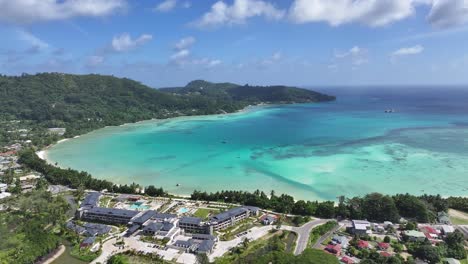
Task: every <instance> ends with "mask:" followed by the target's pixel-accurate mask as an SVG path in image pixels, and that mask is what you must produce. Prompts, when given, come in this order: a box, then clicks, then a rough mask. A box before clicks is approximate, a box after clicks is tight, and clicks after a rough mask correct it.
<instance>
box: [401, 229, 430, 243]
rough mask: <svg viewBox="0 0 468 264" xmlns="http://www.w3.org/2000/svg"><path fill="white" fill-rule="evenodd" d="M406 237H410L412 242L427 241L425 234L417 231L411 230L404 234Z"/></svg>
mask: <svg viewBox="0 0 468 264" xmlns="http://www.w3.org/2000/svg"><path fill="white" fill-rule="evenodd" d="M403 234H404V235H405V236H407V237H408V239H409V240H410V241H424V240H426V235H424V233H423V232H419V231H415V230H409V231H405V232H403Z"/></svg>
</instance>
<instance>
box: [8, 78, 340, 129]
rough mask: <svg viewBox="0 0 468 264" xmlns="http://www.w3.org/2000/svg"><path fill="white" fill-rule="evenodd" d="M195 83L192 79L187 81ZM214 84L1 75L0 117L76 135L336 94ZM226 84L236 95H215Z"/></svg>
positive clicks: (326, 97)
mask: <svg viewBox="0 0 468 264" xmlns="http://www.w3.org/2000/svg"><path fill="white" fill-rule="evenodd" d="M197 83H199V82H192V83H191V84H189V85H188V86H187V87H192V86H193V85H195V84H197ZM203 83H204V84H208V83H207V82H203ZM213 85H214V84H213ZM214 86H216V89H219V91H214V90H211V91H213V93H198V94H197V93H190V94H186V95H180V94H178V95H174V94H172V93H171V92H163V91H160V90H156V89H152V88H150V87H147V86H145V85H143V84H141V83H139V82H136V81H133V80H130V79H126V78H116V77H113V76H102V75H96V74H89V75H72V74H62V73H41V74H36V75H28V74H24V75H22V76H11V77H10V76H0V98H2V100H0V120H30V121H34V122H37V123H38V124H40V125H41V126H42V127H49V128H51V127H64V128H66V129H67V132H66V136H75V135H78V134H82V133H85V132H89V131H91V130H94V129H97V128H101V127H104V126H109V125H120V124H123V123H129V122H135V121H140V120H146V119H151V118H168V117H174V116H180V115H204V114H216V113H225V112H234V111H237V110H239V109H242V108H243V107H245V106H247V105H249V104H252V103H255V102H264V101H266V102H269V103H292V102H318V101H324V100H331V99H334V97H330V96H326V95H323V94H320V93H316V92H312V91H308V90H304V89H299V88H291V87H279V86H277V87H271V88H268V87H264V88H259V87H246V86H236V85H233V84H216V85H214ZM225 87H229V91H230V92H232V96H230V97H229V98H227V97H221V96H217V94H216V93H217V92H219V93H223V92H224V91H225V90H226V89H228V88H225ZM232 87H234V88H233V89H231V88H232Z"/></svg>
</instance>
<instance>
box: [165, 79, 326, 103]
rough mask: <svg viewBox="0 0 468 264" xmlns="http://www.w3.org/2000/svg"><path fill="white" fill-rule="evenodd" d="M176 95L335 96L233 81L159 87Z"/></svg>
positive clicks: (234, 98)
mask: <svg viewBox="0 0 468 264" xmlns="http://www.w3.org/2000/svg"><path fill="white" fill-rule="evenodd" d="M160 90H161V91H165V92H170V93H174V94H178V95H202V96H204V97H209V98H215V99H216V100H219V101H227V102H243V103H248V104H258V103H290V102H295V103H306V102H321V101H331V100H335V97H333V96H329V95H325V94H321V93H318V92H314V91H309V90H305V89H300V88H296V87H289V86H281V85H276V86H251V85H248V84H246V85H244V86H241V85H237V84H233V83H211V82H207V81H203V80H196V81H192V82H190V83H189V84H187V85H186V86H185V87H175V88H161V89H160Z"/></svg>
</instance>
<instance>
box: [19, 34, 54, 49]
mask: <svg viewBox="0 0 468 264" xmlns="http://www.w3.org/2000/svg"><path fill="white" fill-rule="evenodd" d="M16 33H17V34H18V37H19V39H20V40H22V41H24V42H26V43H28V44H29V45H30V46H31V48H34V49H37V50H42V49H47V48H48V47H49V44H48V43H47V42H45V41H43V40H42V39H40V38H38V37H36V36H34V35H33V34H31V33H30V32H28V31H25V30H17V31H16Z"/></svg>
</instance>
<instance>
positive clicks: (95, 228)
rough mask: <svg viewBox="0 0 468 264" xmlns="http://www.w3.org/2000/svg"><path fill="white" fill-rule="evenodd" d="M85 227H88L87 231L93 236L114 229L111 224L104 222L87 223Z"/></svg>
mask: <svg viewBox="0 0 468 264" xmlns="http://www.w3.org/2000/svg"><path fill="white" fill-rule="evenodd" d="M84 227H85V228H86V233H88V234H89V235H92V236H96V235H104V234H107V233H109V232H110V231H111V230H112V228H111V227H110V226H108V225H103V224H93V223H86V224H84Z"/></svg>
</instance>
